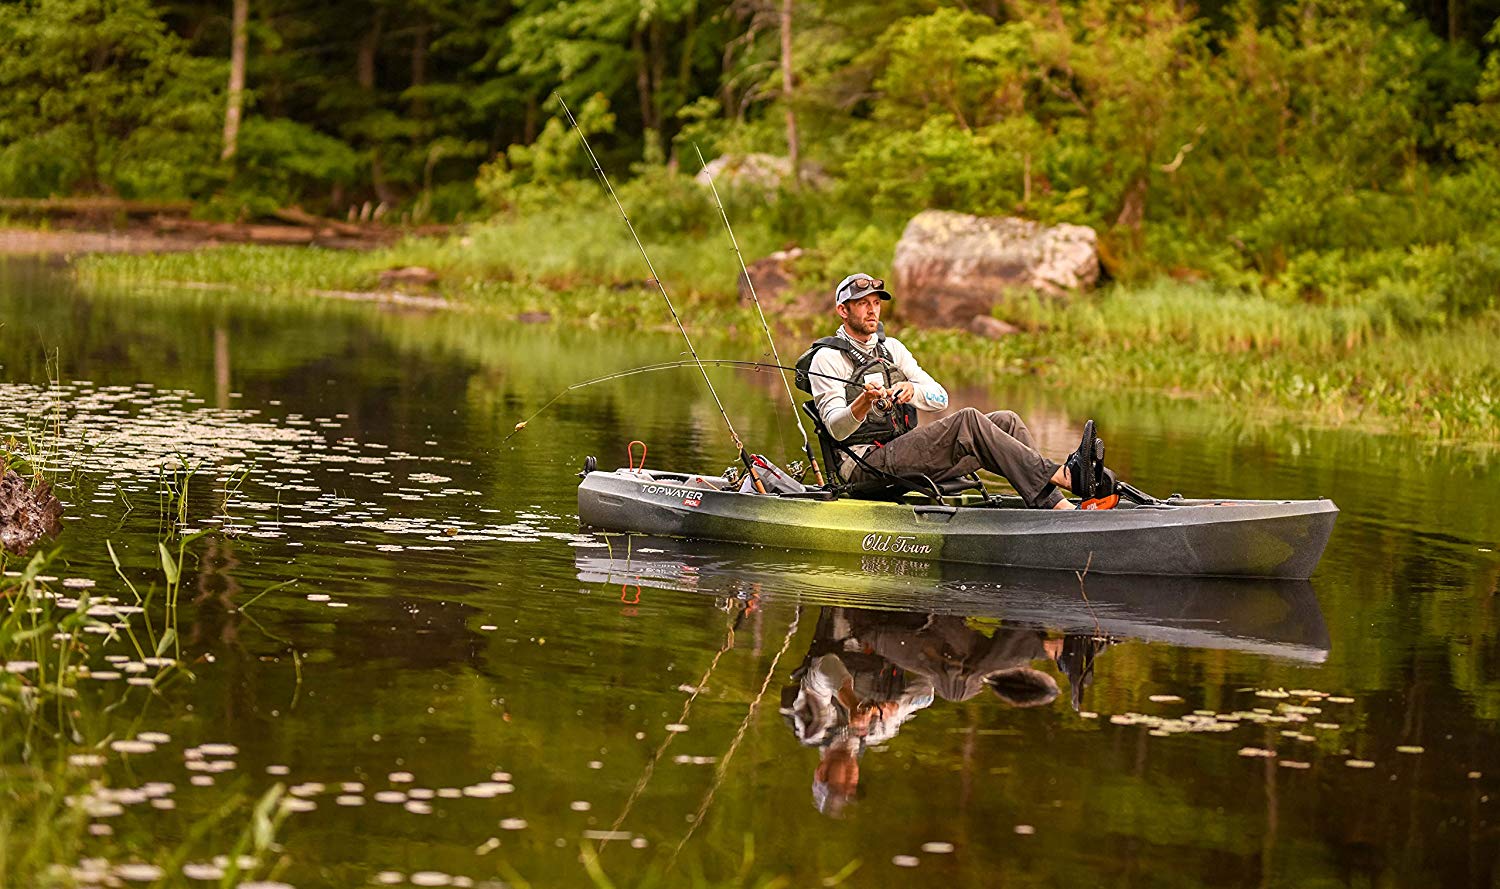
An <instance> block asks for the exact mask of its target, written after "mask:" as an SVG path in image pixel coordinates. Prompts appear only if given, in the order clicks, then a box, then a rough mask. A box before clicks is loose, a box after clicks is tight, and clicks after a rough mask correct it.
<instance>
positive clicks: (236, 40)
mask: <svg viewBox="0 0 1500 889" xmlns="http://www.w3.org/2000/svg"><path fill="white" fill-rule="evenodd" d="M249 30H250V0H234V19H233V25H232V26H231V28H230V31H231V36H230V39H229V101H228V103H227V105H226V106H225V108H224V150H223V152H222V153H221V154H220V155H219V159H220V160H224V161H229V160H233V159H234V154H235V152H236V151H238V150H239V147H240V115H241V114H242V113H243V112H244V108H245V54H246V47H247V45H248V44H249Z"/></svg>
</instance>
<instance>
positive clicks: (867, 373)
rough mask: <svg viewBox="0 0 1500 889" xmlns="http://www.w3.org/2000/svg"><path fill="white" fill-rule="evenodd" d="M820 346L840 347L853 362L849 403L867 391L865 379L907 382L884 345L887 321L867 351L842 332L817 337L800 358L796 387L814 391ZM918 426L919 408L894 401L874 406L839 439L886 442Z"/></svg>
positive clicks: (846, 388)
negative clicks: (884, 408)
mask: <svg viewBox="0 0 1500 889" xmlns="http://www.w3.org/2000/svg"><path fill="white" fill-rule="evenodd" d="M819 349H838V350H839V351H840V352H843V353H844V354H845V355H848V356H849V360H850V361H852V362H854V372H853V373H851V374H850V375H849V379H847V380H845V381H844V400H845V401H846V402H848V403H850V404H852V403H853V402H854V399H856V398H858V397H859V396H860V394H861V393H863V392H864V391H865V383H866V382H867V381H868V382H872V383H879V384H880V385H881V386H884V387H885V388H887V389H889V388H890V387H892V386H894V385H896V384H897V383H901V382H906V374H904V373H902V372H901V369H900V368H899V367H897V366H896V363H895V361H894V360H893V359H892V357H891V352H890V350H889V349H887V348H886V347H885V325H883V324H882V325H880V326H879V327H877V328H876V329H875V350H874V352H873V353H872V354H870V355H866V354H865V353H864V352H863V351H861V350H860V349H859V347H858V346H856V345H854V344H853V343H851V342H849V340H847V339H845V338H843V337H841V336H825V337H823V338H822V339H820V340H817V341H815V342H814V343H813V344H812V347H811V348H809V349H808V350H807V351H806V352H803V353H802V357H801V358H798V359H797V365H796V370H797V374H796V383H797V388H798V389H801V390H802V391H803V392H806V393H808V394H812V377H811V376H810V375H809V374H810V371H811V370H812V361H813V356H814V355H816V354H817V352H818V350H819ZM915 428H917V409H916V408H915V407H913V406H912V405H911V404H897V405H892V407H891V409H890V410H889V411H879V410H877V409H875V408H874V407H871V408H870V412H869V413H868V414H866V415H865V419H864V422H863V423H860V424H859V426H858V427H857V428H856V429H855V430H854V431H853V432H852V433H850V434H849V437H848V438H846V439H844V440H843V441H842V442H840V443H841V444H843V445H861V444H885V443H886V442H888V441H890V440H891V439H893V438H895V437H896V436H898V435H902V434H905V433H907V432H910V431H911V430H913V429H915Z"/></svg>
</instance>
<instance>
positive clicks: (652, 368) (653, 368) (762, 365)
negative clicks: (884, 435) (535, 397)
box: [500, 355, 849, 444]
mask: <svg viewBox="0 0 1500 889" xmlns="http://www.w3.org/2000/svg"><path fill="white" fill-rule="evenodd" d="M683 367H697V368H704V367H733V368H739V369H741V370H756V371H758V370H762V369H764V370H781V371H787V370H790V371H793V372H796V370H797V368H795V367H787V366H785V365H781V364H770V363H768V362H764V361H737V360H734V359H730V358H699V357H697V356H696V355H695V356H693V358H692V359H686V358H684V359H682V360H680V361H663V362H661V363H659V364H646V365H642V366H640V367H632V368H628V369H626V370H617V371H615V372H614V373H608V374H605V375H604V376H602V377H594V378H593V379H592V380H584V381H583V382H581V383H574V384H573V385H571V386H569V387H568V388H566V389H564V390H562V391H561V392H559V393H557V394H556V395H554V396H552V398H551V399H550V400H548V402H547V403H546V404H544V405H542V406H541V407H539V408H537V409H536V411H535V412H533V413H532V414H531V416H529V417H527V418H526V419H524V420H522V421H521V422H519V423H517V424H516V426H515V428H514V429H512V430H511V431H510V434H509V435H507V436H505V438H503V439H501V440H500V443H501V444H505V443H506V442H507V441H510V440H511V438H513V437H514V436H515V434H516V433H518V432H520V431H521V430H523V429H525V428H526V425H527V424H528V423H530V422H531V421H532V420H535V419H536V418H537V417H539V416H541V415H542V414H544V413H546V411H547V409H548V408H550V407H552V405H554V404H556V403H557V402H559V401H561V400H562V399H563V397H564V396H566V395H567V394H568V393H569V392H573V391H575V390H578V389H587V388H588V387H589V386H596V385H598V384H600V383H608V382H610V381H611V380H621V379H624V378H626V377H633V376H636V375H638V374H646V373H656V372H658V371H663V370H676V369H678V368H683ZM804 373H806V374H807V375H808V376H810V377H822V378H823V379H825V380H834V381H836V382H839V383H847V382H849V381H848V380H846V379H844V378H843V377H836V376H833V375H831V374H825V373H818V372H817V371H815V370H809V371H804ZM782 379H785V377H783V378H782Z"/></svg>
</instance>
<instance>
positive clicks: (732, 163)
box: [693, 153, 829, 192]
mask: <svg viewBox="0 0 1500 889" xmlns="http://www.w3.org/2000/svg"><path fill="white" fill-rule="evenodd" d="M710 175H712V176H713V180H714V185H715V186H717V187H718V188H720V189H726V188H755V189H760V190H762V191H767V192H771V191H775V190H776V189H778V188H780V187H781V184H782V183H783V182H785V181H786V180H787V179H788V178H789V177H790V176H791V175H792V161H791V159H790V158H785V157H781V156H780V155H775V154H761V153H752V154H724V155H720V156H719V157H716V158H714V159H713V160H711V161H709V162H708V165H707V166H706V167H704V169H702V170H699V171H698V174H697V175H696V176H694V177H693V181H694V182H696V183H698V184H699V185H701V186H703V187H704V188H707V187H708V178H709V176H710ZM801 181H802V184H803V185H806V186H810V187H812V188H823V187H824V186H826V185H828V184H829V179H828V176H827V175H826V174H825V173H824V172H823V171H822V170H821V169H820V168H818V167H817V166H816V165H813V164H808V163H803V164H802V177H801Z"/></svg>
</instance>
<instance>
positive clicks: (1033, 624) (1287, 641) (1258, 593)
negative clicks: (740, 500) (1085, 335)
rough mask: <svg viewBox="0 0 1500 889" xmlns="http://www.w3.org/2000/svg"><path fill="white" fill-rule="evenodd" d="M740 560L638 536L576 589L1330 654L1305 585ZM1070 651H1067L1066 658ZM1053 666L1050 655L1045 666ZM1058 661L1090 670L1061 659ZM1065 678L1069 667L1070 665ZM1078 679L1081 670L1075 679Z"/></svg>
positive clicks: (594, 556)
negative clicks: (898, 613) (657, 592)
mask: <svg viewBox="0 0 1500 889" xmlns="http://www.w3.org/2000/svg"><path fill="white" fill-rule="evenodd" d="M802 558H803V556H802V555H801V554H793V553H786V554H776V553H770V552H766V551H760V552H754V551H752V552H746V551H745V550H744V549H743V548H739V549H736V548H731V547H726V546H711V545H708V544H705V543H702V542H695V543H693V544H692V545H691V546H689V545H687V544H685V543H683V542H681V541H673V540H664V539H654V538H647V537H634V538H631V539H626V540H618V541H617V542H615V543H613V544H612V547H611V549H610V550H609V551H608V552H605V551H601V550H598V549H580V550H578V551H577V554H576V555H575V556H574V564H575V567H576V569H577V572H578V577H579V580H581V581H583V582H585V583H587V584H590V585H605V586H609V585H620V586H621V587H624V588H626V589H628V590H629V591H630V595H635V594H636V592H635V591H636V588H637V587H640V586H643V585H644V586H647V587H650V586H654V587H658V588H662V589H673V590H686V591H693V592H700V593H706V594H709V595H713V596H715V597H717V598H718V599H720V600H721V602H728V601H730V600H754V601H757V602H758V601H760V600H762V599H764V600H765V601H772V600H776V601H780V602H782V603H783V604H813V605H834V606H840V607H843V608H846V609H847V608H874V609H898V610H902V611H907V612H914V613H920V614H927V615H946V616H949V617H956V618H960V619H967V620H969V621H970V622H975V621H988V622H999V621H1003V623H1004V625H1005V626H1006V627H1008V628H1018V627H1026V628H1030V629H1035V630H1047V631H1053V632H1055V633H1061V634H1064V636H1065V637H1066V636H1068V635H1080V634H1082V635H1088V636H1091V637H1098V638H1108V639H1121V638H1128V639H1136V640H1140V641H1145V642H1161V643H1167V644H1169V645H1175V646H1184V647H1190V648H1206V649H1227V650H1234V651H1243V652H1247V653H1254V654H1261V655H1269V656H1272V657H1277V658H1284V659H1288V660H1293V661H1300V662H1304V663H1322V662H1323V661H1325V660H1326V659H1327V657H1328V654H1329V647H1330V643H1329V637H1328V628H1327V625H1326V624H1325V623H1324V620H1323V612H1322V610H1321V608H1320V607H1319V605H1318V598H1317V595H1316V593H1315V592H1314V589H1313V586H1312V584H1311V583H1308V582H1306V581H1284V580H1269V579H1245V578H1163V577H1131V576H1126V575H1093V576H1086V577H1082V578H1080V577H1079V576H1078V575H1076V574H1073V573H1070V572H1062V571H1026V570H1018V569H997V568H986V567H985V566H975V565H944V564H932V563H925V562H910V561H906V560H901V559H887V558H868V557H867V558H839V557H836V556H830V555H826V554H821V553H820V554H818V558H817V561H802ZM1070 652H1071V650H1070ZM1054 660H1055V658H1054ZM1065 660H1067V661H1068V662H1069V663H1075V662H1076V663H1078V664H1079V666H1078V668H1077V669H1078V670H1079V671H1082V670H1083V669H1084V667H1083V664H1085V663H1088V664H1091V663H1092V656H1089V657H1087V658H1084V657H1082V656H1079V655H1074V654H1071V653H1069V654H1068V656H1067V658H1065ZM1069 669H1073V668H1072V667H1070V668H1069ZM1079 675H1082V672H1080V673H1079Z"/></svg>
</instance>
